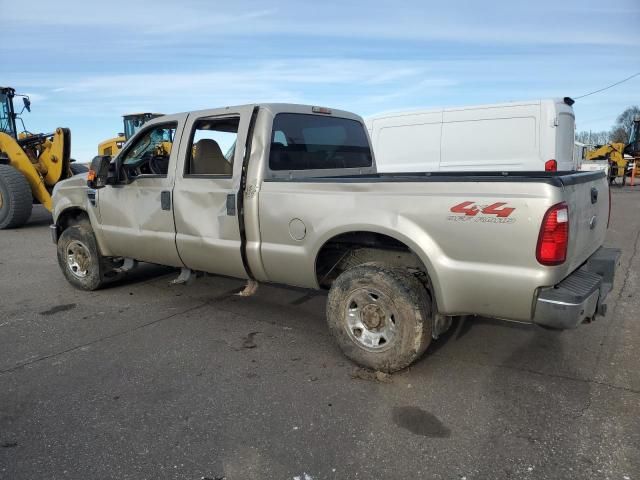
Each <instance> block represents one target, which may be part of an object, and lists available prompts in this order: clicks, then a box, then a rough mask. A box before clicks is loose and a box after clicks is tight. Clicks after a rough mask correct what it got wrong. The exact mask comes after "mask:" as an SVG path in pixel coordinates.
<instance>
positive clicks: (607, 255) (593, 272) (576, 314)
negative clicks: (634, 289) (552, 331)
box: [533, 247, 620, 329]
mask: <svg viewBox="0 0 640 480" xmlns="http://www.w3.org/2000/svg"><path fill="white" fill-rule="evenodd" d="M619 258H620V250H619V249H617V248H604V247H601V248H599V249H598V250H597V251H596V253H594V254H593V255H592V256H591V257H589V260H587V262H586V263H585V264H584V265H583V266H582V267H580V268H579V269H577V270H576V271H575V272H573V273H572V274H571V275H569V276H568V277H567V278H565V279H564V280H562V281H561V282H560V283H559V284H557V285H555V286H553V287H545V288H541V289H540V291H539V294H538V299H537V301H536V308H535V313H534V317H533V323H537V324H538V325H543V326H547V327H552V328H558V329H568V328H576V327H577V326H578V325H580V324H581V323H582V322H584V321H585V320H589V319H593V318H594V317H595V316H596V315H604V313H605V312H606V305H605V303H604V301H605V299H606V296H607V294H608V293H609V292H610V291H611V288H612V286H613V278H614V275H615V270H616V266H617V265H618V259H619Z"/></svg>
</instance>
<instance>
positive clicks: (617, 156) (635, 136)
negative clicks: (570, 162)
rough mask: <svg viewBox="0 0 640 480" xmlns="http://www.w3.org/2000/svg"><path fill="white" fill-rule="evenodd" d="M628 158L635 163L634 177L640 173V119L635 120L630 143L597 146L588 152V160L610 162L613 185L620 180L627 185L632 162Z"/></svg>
mask: <svg viewBox="0 0 640 480" xmlns="http://www.w3.org/2000/svg"><path fill="white" fill-rule="evenodd" d="M625 155H626V156H630V157H632V158H633V159H634V160H635V162H634V165H635V169H636V170H635V172H633V173H634V176H638V174H639V173H640V117H636V118H635V119H634V120H633V124H632V126H631V132H630V133H629V143H627V144H624V143H622V142H619V143H608V144H606V145H596V147H595V150H591V151H590V152H587V154H586V156H585V159H586V160H608V161H609V166H610V168H609V183H611V184H613V183H615V182H616V181H617V180H620V182H621V183H622V185H625V184H626V178H627V176H630V175H631V173H632V172H631V170H630V168H629V167H630V161H629V159H628V158H625Z"/></svg>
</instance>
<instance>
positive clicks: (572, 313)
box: [51, 104, 619, 372]
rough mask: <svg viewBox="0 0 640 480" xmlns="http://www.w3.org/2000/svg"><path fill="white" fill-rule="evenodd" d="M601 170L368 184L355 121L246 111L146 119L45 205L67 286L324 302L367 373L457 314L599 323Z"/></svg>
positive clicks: (302, 110) (388, 179)
mask: <svg viewBox="0 0 640 480" xmlns="http://www.w3.org/2000/svg"><path fill="white" fill-rule="evenodd" d="M608 189H609V187H608V184H607V179H606V178H605V174H604V173H603V172H575V173H572V172H541V171H538V172H511V173H510V172H498V173H492V172H475V173H461V172H455V173H446V172H436V173H428V172H427V173H424V172H423V173H402V174H380V173H377V171H376V165H375V160H374V155H373V153H372V151H371V148H370V143H369V138H368V135H367V131H366V129H365V127H364V122H363V120H362V119H361V118H360V117H359V116H357V115H354V114H352V113H349V112H345V111H340V110H332V109H328V108H324V107H313V106H304V105H291V104H258V105H244V106H236V107H225V108H219V109H213V110H202V111H194V112H188V113H180V114H176V115H165V116H163V117H160V118H157V119H154V120H151V121H150V122H148V123H147V124H145V126H144V127H143V128H142V129H141V130H140V131H139V132H138V133H137V134H136V135H135V136H134V137H132V139H130V140H129V141H128V142H127V144H126V145H125V146H124V148H123V150H122V151H121V152H120V153H119V154H118V155H117V156H116V157H115V158H111V157H108V156H99V157H96V158H94V160H93V162H92V166H91V169H90V171H89V173H88V175H87V176H86V177H84V176H77V177H73V178H71V179H69V180H66V181H64V182H61V183H59V184H58V185H57V186H56V188H55V191H54V194H53V203H54V217H53V218H54V223H53V225H52V226H51V232H52V236H53V241H54V242H55V244H56V245H57V252H58V263H59V265H60V268H61V269H62V272H63V273H64V276H65V277H66V279H67V280H68V281H69V282H70V283H71V284H72V285H74V286H75V287H78V288H80V289H86V290H94V289H97V288H100V287H101V286H103V285H104V284H105V283H107V282H109V281H110V280H111V279H113V278H117V277H118V276H119V275H121V273H122V272H124V271H127V270H129V269H131V268H133V267H134V266H135V265H136V262H138V261H144V262H151V263H156V264H162V265H169V266H173V267H177V268H181V269H182V270H181V273H180V276H179V278H178V279H177V280H178V281H185V280H187V279H189V278H191V277H192V274H193V273H194V272H196V273H197V272H208V273H212V274H219V275H225V276H231V277H237V278H240V279H247V281H248V287H250V288H248V291H249V292H250V291H252V290H254V289H255V288H256V286H257V284H258V282H273V283H278V284H285V285H293V286H298V287H305V288H310V289H327V290H329V293H328V303H327V310H326V315H327V322H328V325H329V329H330V330H331V332H332V334H333V335H334V337H335V339H336V340H337V342H338V344H339V345H340V347H341V348H342V350H343V352H344V353H345V354H346V355H347V356H348V357H349V358H351V359H352V360H353V361H355V362H356V363H358V364H360V365H363V366H365V367H368V368H372V369H376V370H381V371H386V372H393V371H396V370H399V369H402V368H404V367H406V366H408V365H410V364H411V363H412V362H413V361H415V360H416V359H417V358H419V357H420V355H421V354H422V353H423V352H424V351H425V350H426V348H427V347H428V345H429V343H430V342H431V340H432V339H436V338H438V336H439V335H441V334H442V333H443V332H444V331H445V330H446V329H447V328H448V327H449V326H450V324H451V320H452V318H453V317H455V316H460V315H483V316H491V317H497V318H501V319H505V320H512V321H518V322H525V323H534V324H538V325H541V326H545V327H549V328H556V329H567V328H574V327H576V326H577V325H579V324H580V323H582V322H583V321H585V320H591V319H593V318H594V317H595V316H596V315H598V314H602V313H603V312H604V311H605V307H606V305H605V303H604V301H605V297H606V295H607V293H608V292H609V291H610V289H611V285H612V283H613V276H614V271H615V267H616V264H617V259H618V255H619V251H618V250H616V249H611V248H603V247H602V244H603V241H604V238H605V234H606V230H607V223H608V216H609V209H610V197H609V192H608Z"/></svg>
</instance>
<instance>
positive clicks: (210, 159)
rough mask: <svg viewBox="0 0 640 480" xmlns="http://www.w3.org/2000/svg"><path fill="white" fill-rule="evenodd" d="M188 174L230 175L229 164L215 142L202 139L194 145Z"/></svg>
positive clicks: (230, 168)
mask: <svg viewBox="0 0 640 480" xmlns="http://www.w3.org/2000/svg"><path fill="white" fill-rule="evenodd" d="M190 167H191V168H190V169H189V172H190V173H191V174H193V175H231V173H232V167H231V164H230V163H229V162H228V161H227V159H226V158H224V155H223V154H222V150H220V145H218V142H216V141H215V140H212V139H210V138H203V139H201V140H199V141H198V143H196V144H195V151H194V152H193V156H192V158H191V165H190Z"/></svg>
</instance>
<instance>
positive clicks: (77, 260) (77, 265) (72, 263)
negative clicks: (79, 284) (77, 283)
mask: <svg viewBox="0 0 640 480" xmlns="http://www.w3.org/2000/svg"><path fill="white" fill-rule="evenodd" d="M66 253H67V268H68V269H69V271H70V272H71V273H72V274H73V275H74V276H76V277H78V278H85V277H86V276H87V274H88V272H89V265H90V263H91V253H89V249H88V248H87V246H86V245H85V244H84V243H82V242H80V241H78V240H73V241H72V242H70V243H69V244H68V245H67V249H66Z"/></svg>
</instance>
